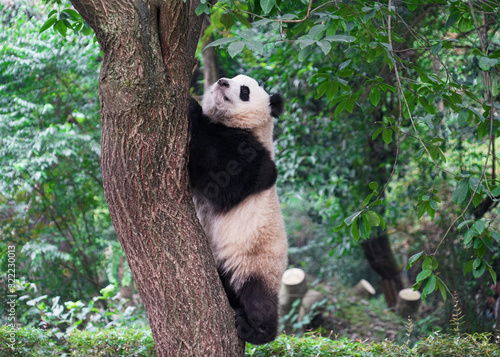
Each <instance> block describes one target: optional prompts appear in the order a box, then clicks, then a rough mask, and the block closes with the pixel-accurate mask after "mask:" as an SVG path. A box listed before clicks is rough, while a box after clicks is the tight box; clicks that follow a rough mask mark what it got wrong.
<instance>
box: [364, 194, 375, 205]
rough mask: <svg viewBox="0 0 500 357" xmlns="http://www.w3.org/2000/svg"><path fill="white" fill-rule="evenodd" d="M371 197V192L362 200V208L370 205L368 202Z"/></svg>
mask: <svg viewBox="0 0 500 357" xmlns="http://www.w3.org/2000/svg"><path fill="white" fill-rule="evenodd" d="M372 197H373V192H372V193H370V194H369V195H368V196H366V197H365V199H364V200H363V206H366V205H367V204H368V203H370V200H371V199H372Z"/></svg>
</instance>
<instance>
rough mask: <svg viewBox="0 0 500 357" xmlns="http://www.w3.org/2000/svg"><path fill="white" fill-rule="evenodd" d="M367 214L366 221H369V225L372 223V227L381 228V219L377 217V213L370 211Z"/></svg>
mask: <svg viewBox="0 0 500 357" xmlns="http://www.w3.org/2000/svg"><path fill="white" fill-rule="evenodd" d="M365 214H366V219H367V220H368V223H370V225H371V226H372V227H378V226H380V218H379V216H378V215H377V213H375V212H373V211H368V212H366V213H365Z"/></svg>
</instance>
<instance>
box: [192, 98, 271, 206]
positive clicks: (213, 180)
mask: <svg viewBox="0 0 500 357" xmlns="http://www.w3.org/2000/svg"><path fill="white" fill-rule="evenodd" d="M189 105H190V108H189V113H190V114H189V118H190V125H191V142H190V158H189V163H190V164H189V176H190V178H191V187H192V188H193V190H197V191H199V192H200V193H201V194H203V196H205V197H206V198H207V199H208V200H209V201H210V203H211V204H212V205H213V206H214V207H215V208H216V210H217V212H219V213H221V212H227V211H229V210H230V209H232V208H233V207H234V206H236V205H237V204H238V203H240V202H242V201H243V200H244V199H245V198H247V197H248V196H250V195H252V194H255V193H258V192H260V191H263V190H265V189H268V188H269V187H271V186H273V185H274V184H275V183H276V178H277V177H278V170H277V169H276V165H275V163H274V161H273V160H271V156H270V154H269V151H267V150H266V149H265V148H264V147H263V146H262V144H261V143H259V142H258V141H257V140H256V139H255V138H254V137H253V136H252V135H251V134H250V133H249V132H248V131H247V130H244V129H238V128H230V127H227V126H225V125H223V124H219V123H212V122H211V121H210V119H209V118H208V117H207V116H206V115H204V114H203V112H202V108H201V106H200V104H198V102H197V101H196V100H195V99H193V98H191V101H190V103H189Z"/></svg>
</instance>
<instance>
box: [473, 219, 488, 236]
mask: <svg viewBox="0 0 500 357" xmlns="http://www.w3.org/2000/svg"><path fill="white" fill-rule="evenodd" d="M472 228H473V229H475V230H476V232H477V233H478V234H479V235H481V234H482V233H483V232H484V230H485V229H486V225H485V224H484V222H483V221H476V222H474V224H473V225H472Z"/></svg>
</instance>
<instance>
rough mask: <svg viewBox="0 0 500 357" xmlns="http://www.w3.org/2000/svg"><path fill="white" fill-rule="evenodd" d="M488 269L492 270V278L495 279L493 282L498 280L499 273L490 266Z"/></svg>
mask: <svg viewBox="0 0 500 357" xmlns="http://www.w3.org/2000/svg"><path fill="white" fill-rule="evenodd" d="M488 271H489V272H490V275H491V279H492V280H493V283H496V282H497V273H496V272H495V271H494V270H493V268H492V267H488Z"/></svg>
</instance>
